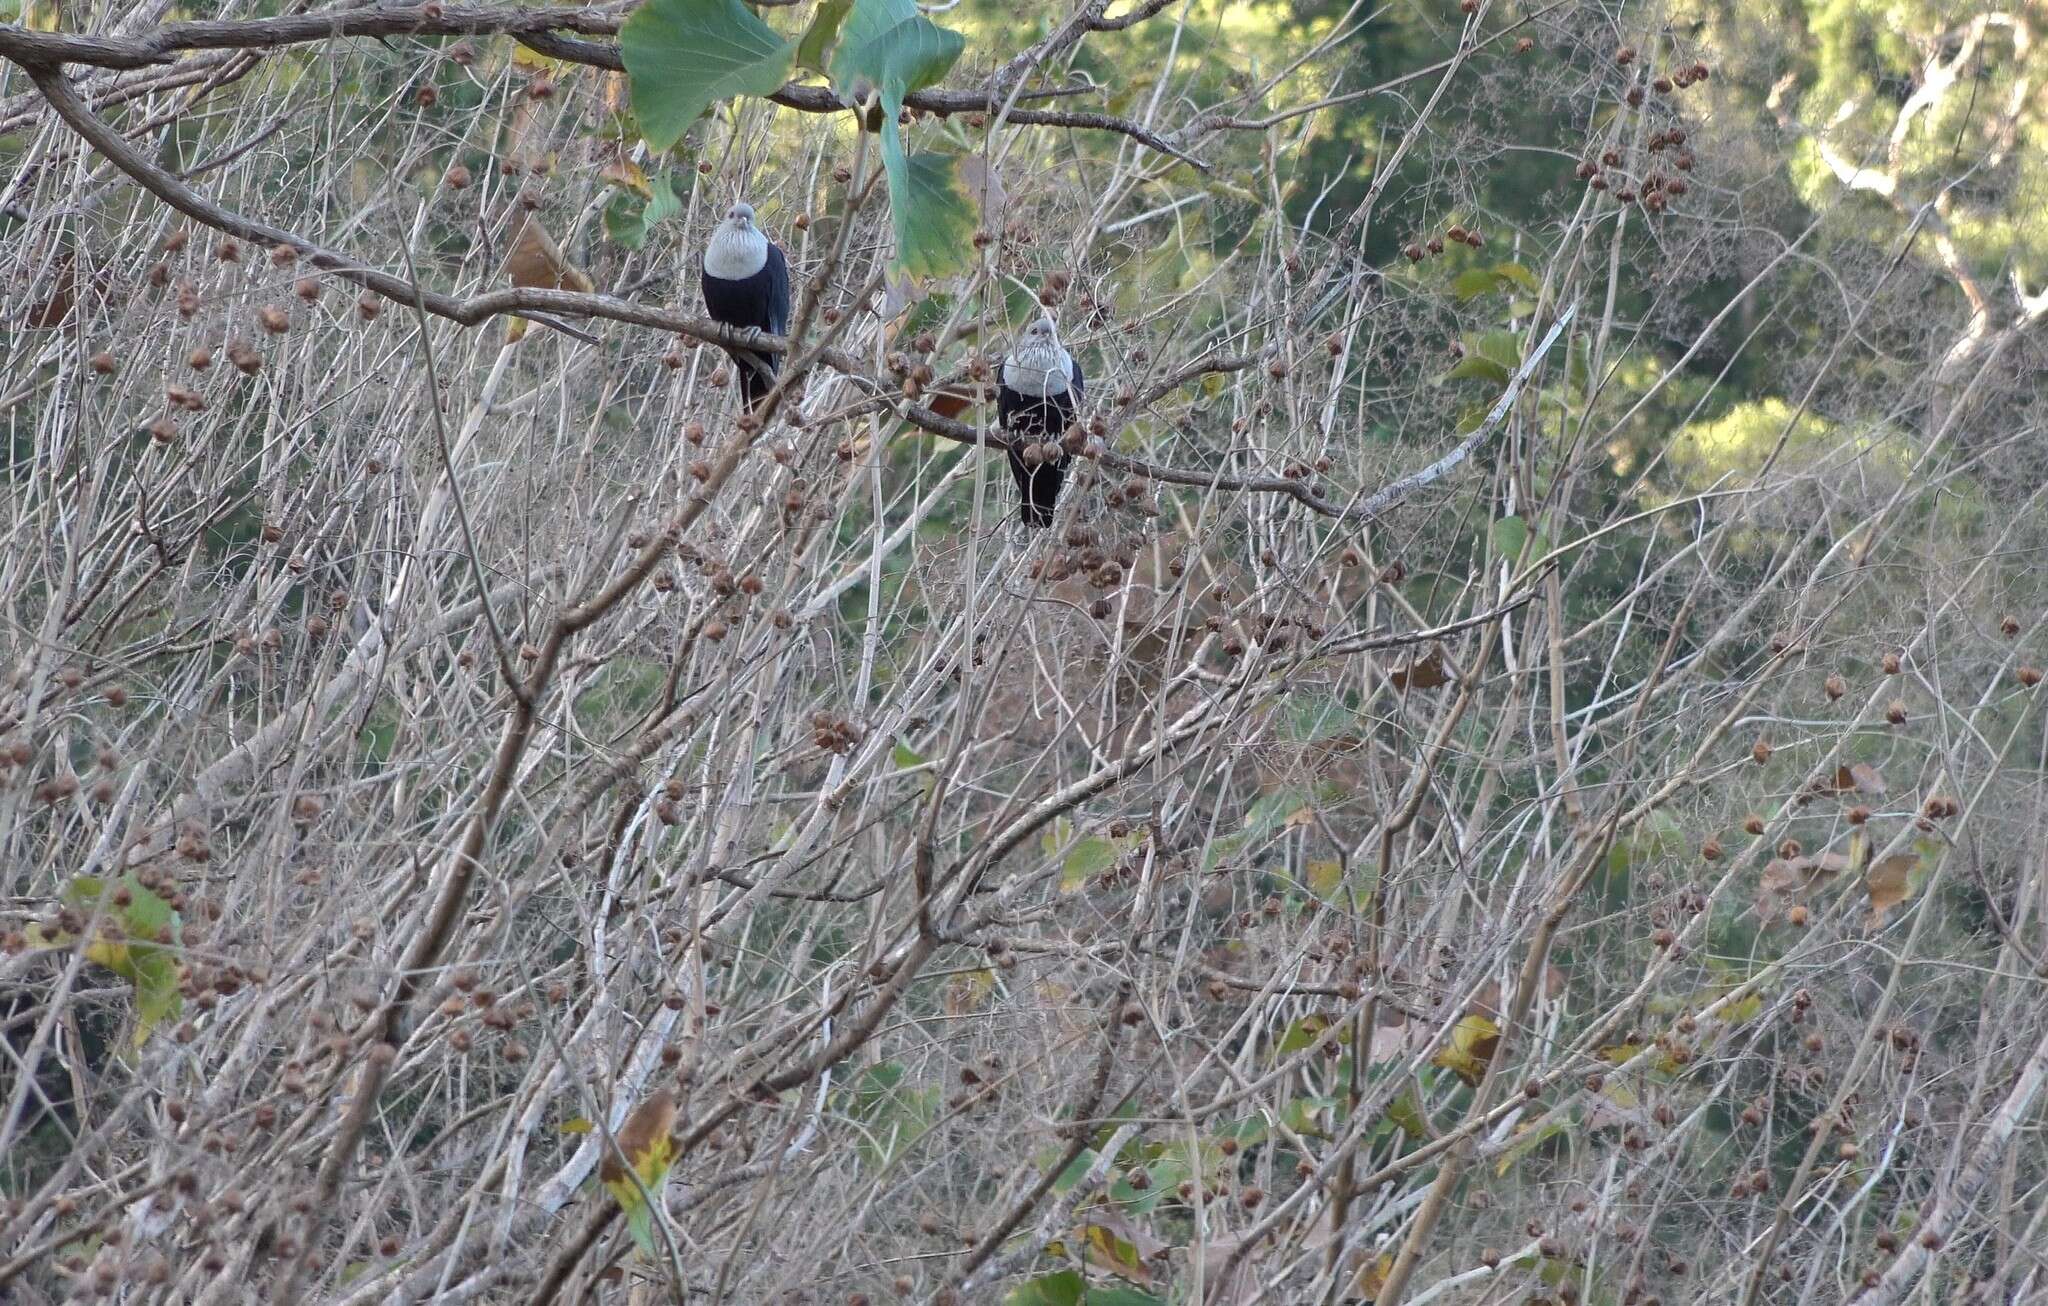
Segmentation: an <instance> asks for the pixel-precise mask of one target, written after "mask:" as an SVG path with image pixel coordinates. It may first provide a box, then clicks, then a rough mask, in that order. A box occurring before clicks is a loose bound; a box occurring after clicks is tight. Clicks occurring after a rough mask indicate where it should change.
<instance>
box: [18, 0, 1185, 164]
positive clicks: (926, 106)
mask: <svg viewBox="0 0 2048 1306" xmlns="http://www.w3.org/2000/svg"><path fill="white" fill-rule="evenodd" d="M622 21H624V20H623V16H622V15H621V14H620V13H619V12H618V11H617V10H614V9H604V8H590V9H585V8H573V7H567V6H554V7H549V8H539V9H515V8H508V7H504V6H498V5H440V4H423V5H413V6H408V7H406V8H393V9H383V8H377V9H351V10H344V11H340V12H334V13H319V14H289V15H285V16H283V17H278V18H254V19H242V20H221V21H213V22H181V23H165V24H164V25H163V26H161V27H158V28H156V29H154V30H152V31H150V32H147V33H144V34H143V35H140V36H128V37H123V36H79V35H74V34H72V33H69V32H35V31H29V30H27V29H25V28H20V27H13V26H6V25H0V55H5V56H6V57H7V58H9V59H12V60H13V61H14V62H16V63H18V64H20V65H21V66H22V67H23V68H27V69H30V70H31V71H33V70H34V69H35V68H37V67H42V68H56V67H58V66H61V65H63V64H67V63H79V64H90V65H92V66H93V67H97V68H148V67H153V66H157V65H162V64H168V63H171V62H174V61H175V59H176V58H177V55H178V54H179V53H180V52H181V51H186V50H274V49H281V48H283V47H286V46H291V45H305V44H310V43H313V42H317V41H329V40H337V39H341V38H346V37H374V38H378V39H382V38H384V37H392V36H411V37H444V36H483V35H498V36H510V37H513V38H515V39H517V40H518V41H519V42H520V43H521V44H523V45H525V46H527V47H528V48H529V49H532V50H534V51H536V52H538V53H540V54H544V55H547V56H548V57H550V58H553V59H562V60H566V61H568V62H570V63H577V64H584V65H587V66H589V67H592V68H603V69H606V70H608V71H611V72H623V71H625V62H624V61H623V60H622V59H621V58H620V57H619V50H618V47H617V46H616V45H610V44H606V43H603V42H599V41H582V40H578V39H576V37H574V36H563V35H561V33H563V32H573V33H577V34H579V35H582V36H610V35H614V34H616V33H617V32H618V30H619V25H620V23H621V22H622ZM1089 30H1096V29H1094V28H1090V29H1089ZM1100 30H1110V29H1108V28H1103V29H1100ZM1075 35H1076V36H1077V37H1078V35H1079V29H1076V33H1075ZM1092 89H1094V88H1092V87H1089V88H1077V87H1062V88H1056V89H1048V90H1041V91H1026V92H1024V93H1022V95H1020V96H1019V98H1020V99H1027V100H1029V99H1045V98H1052V97H1056V96H1061V95H1075V94H1081V93H1083V92H1084V91H1085V90H1092ZM768 98H769V99H771V100H773V101H775V103H777V104H780V105H783V106H784V107H786V108H791V109H795V110H797V111H798V112H800V113H838V112H841V111H843V110H852V109H854V108H855V107H856V106H854V105H853V104H851V103H849V102H848V101H846V100H842V99H840V98H839V96H838V95H837V94H835V93H834V92H833V91H832V89H831V88H830V87H826V86H805V85H799V84H798V83H795V82H791V83H789V84H788V85H786V86H784V87H783V88H782V89H781V90H779V91H777V92H775V94H773V95H771V96H769V97H768ZM1008 98H1009V97H1008V94H1007V91H1006V90H1005V88H1004V83H1003V79H1002V78H1001V77H1000V76H998V77H997V78H995V79H993V80H992V81H991V82H990V84H989V85H988V86H987V87H984V88H983V89H980V90H944V89H934V90H927V91H915V92H912V93H911V94H910V95H908V96H906V97H905V99H904V103H905V104H906V105H907V106H909V107H910V108H912V109H916V110H918V111H919V112H922V113H933V114H938V115H940V116H941V117H943V116H946V115H949V114H956V113H1003V106H1004V104H1005V103H1006V102H1007V101H1008ZM1001 121H1005V122H1011V123H1015V124H1018V125H1020V126H1040V127H1072V128H1076V129H1079V130H1084V131H1107V132H1115V133H1117V134H1119V135H1123V136H1128V137H1130V138H1131V139H1132V140H1134V141H1137V142H1138V143H1139V144H1141V145H1143V146H1145V147H1146V148H1147V149H1150V150H1153V151H1156V152H1158V153H1160V154H1166V155H1169V156H1171V157H1173V158H1176V159H1180V160H1182V161H1183V162H1186V163H1189V164H1192V165H1193V166H1195V167H1197V168H1200V169H1202V170H1204V171H1206V170H1207V168H1208V165H1207V164H1205V163H1203V162H1201V161H1200V160H1199V159H1195V158H1193V157H1191V156H1190V155H1188V154H1186V153H1184V152H1183V151H1182V150H1180V149H1179V148H1177V147H1175V146H1174V145H1172V144H1170V143H1169V142H1168V141H1167V140H1166V139H1165V138H1164V137H1162V136H1160V135H1159V134H1158V133H1156V132H1153V131H1151V130H1149V129H1147V128H1145V127H1143V126H1141V125H1140V124H1138V123H1135V122H1132V121H1131V120H1129V119H1127V118H1119V117H1116V116H1115V115H1112V114H1106V113H1062V112H1058V111H1050V110H1034V109H1011V110H1010V111H1009V112H1007V113H1003V117H1002V119H1001Z"/></svg>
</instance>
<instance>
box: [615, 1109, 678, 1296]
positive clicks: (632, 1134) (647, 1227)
mask: <svg viewBox="0 0 2048 1306" xmlns="http://www.w3.org/2000/svg"><path fill="white" fill-rule="evenodd" d="M675 1124H676V1095H675V1093H674V1092H672V1091H671V1090H669V1089H666V1088H664V1089H662V1090H660V1091H659V1092H657V1093H655V1094H654V1096H652V1097H650V1098H648V1099H647V1100H646V1101H645V1102H642V1103H641V1104H640V1105H639V1106H636V1107H634V1108H633V1111H632V1114H631V1115H628V1116H627V1117H626V1123H625V1126H624V1127H623V1128H621V1129H620V1130H619V1132H618V1133H617V1134H616V1135H615V1136H614V1137H613V1139H612V1144H613V1145H612V1146H611V1147H609V1148H607V1149H605V1157H604V1161H603V1162H602V1164H600V1165H599V1166H598V1170H597V1177H598V1180H599V1182H601V1183H602V1184H603V1185H604V1188H605V1191H606V1192H608V1193H610V1194H611V1195H612V1198H613V1200H614V1201H616V1202H618V1204H619V1209H620V1210H621V1211H624V1212H625V1214H626V1227H627V1229H628V1230H630V1231H631V1233H632V1235H633V1241H634V1242H635V1243H637V1244H638V1245H639V1247H640V1250H641V1251H642V1252H643V1253H645V1254H647V1255H649V1256H652V1255H653V1254H654V1211H653V1208H652V1206H651V1205H650V1204H649V1200H648V1199H649V1198H653V1199H656V1200H659V1198H660V1196H661V1189H662V1184H663V1181H664V1180H666V1179H667V1178H668V1168H669V1166H670V1165H671V1164H673V1163H674V1161H675V1142H674V1140H673V1139H672V1138H670V1136H669V1135H670V1132H671V1131H672V1130H673V1129H674V1128H675ZM622 1157H623V1159H622ZM629 1166H630V1167H631V1169H630V1171H629V1170H628V1167H629ZM636 1179H637V1180H638V1182H637V1183H636V1182H635V1180H636ZM642 1190H645V1191H644V1193H643V1191H642Z"/></svg>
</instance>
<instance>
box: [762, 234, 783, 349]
mask: <svg viewBox="0 0 2048 1306" xmlns="http://www.w3.org/2000/svg"><path fill="white" fill-rule="evenodd" d="M761 270H762V271H763V272H765V273H767V274H768V325H767V326H766V327H764V328H762V329H763V330H765V331H766V332H767V333H768V334H769V335H771V336H779V335H785V334H787V333H788V331H789V260H788V259H786V258H784V257H783V255H782V246H780V245H777V244H776V243H774V242H773V241H770V242H769V243H768V261H767V262H766V263H765V264H763V265H762V267H761Z"/></svg>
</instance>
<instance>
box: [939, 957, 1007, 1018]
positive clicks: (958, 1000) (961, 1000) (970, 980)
mask: <svg viewBox="0 0 2048 1306" xmlns="http://www.w3.org/2000/svg"><path fill="white" fill-rule="evenodd" d="M995 989H996V973H995V972H994V971H992V970H990V969H989V968H988V967H986V966H983V967H981V968H980V969H979V970H970V971H963V972H961V973H960V974H958V975H955V976H953V977H952V978H951V979H949V980H947V981H946V1014H947V1015H949V1016H965V1015H969V1014H971V1013H973V1012H976V1011H979V1010H980V1009H981V1005H982V1004H983V1003H984V1002H987V1001H988V997H989V995H990V994H991V993H994V992H995Z"/></svg>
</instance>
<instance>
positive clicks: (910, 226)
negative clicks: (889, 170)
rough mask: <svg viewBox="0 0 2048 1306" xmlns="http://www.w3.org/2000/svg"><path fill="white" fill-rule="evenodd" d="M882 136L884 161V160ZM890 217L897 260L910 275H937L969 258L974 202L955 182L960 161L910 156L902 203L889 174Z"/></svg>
mask: <svg viewBox="0 0 2048 1306" xmlns="http://www.w3.org/2000/svg"><path fill="white" fill-rule="evenodd" d="M887 140H888V137H887V135H884V136H883V141H884V142H885V148H884V160H885V161H886V159H887V149H886V142H887ZM890 190H891V195H892V198H891V200H890V203H891V205H893V206H894V207H893V208H892V209H891V213H890V216H891V217H892V218H893V219H894V220H895V228H896V263H897V266H899V267H901V268H902V269H903V270H904V271H906V272H908V273H910V274H911V275H912V276H921V277H928V276H939V275H942V274H944V273H947V272H951V271H953V270H955V269H957V268H960V267H964V266H965V265H966V264H968V263H969V262H971V261H972V259H973V250H974V221H975V219H974V201H973V200H972V199H970V198H968V195H967V191H966V190H965V188H963V187H962V186H961V185H960V159H959V156H957V155H952V154H929V153H925V154H913V155H911V156H910V157H909V158H908V159H906V160H905V161H904V171H903V185H902V187H901V188H900V195H901V198H902V203H900V204H898V203H897V202H896V199H895V198H894V197H895V196H896V195H897V194H898V193H899V191H898V188H897V187H896V186H895V184H894V176H893V174H892V176H891V186H890Z"/></svg>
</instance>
